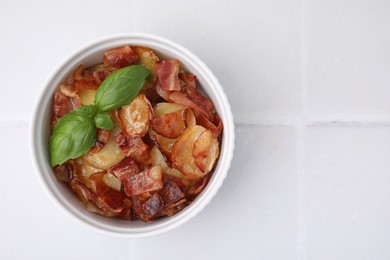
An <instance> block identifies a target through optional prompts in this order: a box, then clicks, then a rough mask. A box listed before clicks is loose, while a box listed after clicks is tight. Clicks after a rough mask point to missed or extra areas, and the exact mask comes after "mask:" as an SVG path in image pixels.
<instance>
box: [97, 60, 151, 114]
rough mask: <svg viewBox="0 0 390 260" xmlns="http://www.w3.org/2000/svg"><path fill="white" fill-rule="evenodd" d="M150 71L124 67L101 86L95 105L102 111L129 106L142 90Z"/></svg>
mask: <svg viewBox="0 0 390 260" xmlns="http://www.w3.org/2000/svg"><path fill="white" fill-rule="evenodd" d="M148 75H149V71H148V70H147V69H145V68H144V67H142V66H140V65H132V66H128V67H124V68H122V69H119V70H117V71H115V72H114V73H112V74H111V75H110V76H108V77H107V78H106V79H105V80H104V81H103V82H102V84H101V85H100V86H99V88H98V90H97V92H96V96H95V104H96V105H97V106H98V107H99V109H100V110H101V111H109V110H114V109H117V108H119V107H121V106H124V105H127V104H129V103H130V102H131V101H132V100H133V99H134V98H135V97H136V96H137V94H138V92H139V91H140V90H141V88H142V86H143V84H144V82H145V78H146V77H147V76H148Z"/></svg>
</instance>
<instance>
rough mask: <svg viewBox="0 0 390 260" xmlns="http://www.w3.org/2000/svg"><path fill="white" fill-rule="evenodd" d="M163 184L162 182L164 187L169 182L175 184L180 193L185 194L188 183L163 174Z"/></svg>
mask: <svg viewBox="0 0 390 260" xmlns="http://www.w3.org/2000/svg"><path fill="white" fill-rule="evenodd" d="M162 178H163V182H164V185H167V184H168V183H169V182H173V183H175V184H176V185H177V186H178V187H179V188H180V190H181V191H182V192H184V193H185V192H186V191H187V189H188V186H189V184H190V181H189V180H187V179H181V178H178V177H174V176H172V175H169V174H163V177H162Z"/></svg>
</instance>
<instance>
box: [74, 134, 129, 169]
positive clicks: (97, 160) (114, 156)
mask: <svg viewBox="0 0 390 260" xmlns="http://www.w3.org/2000/svg"><path fill="white" fill-rule="evenodd" d="M125 157H126V156H125V154H124V153H123V152H122V150H121V149H120V148H119V146H118V145H117V144H116V143H115V142H114V141H113V140H112V138H110V139H109V141H108V142H107V143H106V144H105V145H104V147H103V149H101V150H100V151H98V152H96V153H94V154H92V155H89V154H84V155H83V156H81V157H80V159H81V160H82V161H83V162H84V163H85V164H86V165H89V166H91V167H93V168H96V169H100V170H108V169H109V168H110V167H112V166H114V165H115V164H117V163H119V162H120V161H122V160H123V159H124V158H125ZM83 167H85V166H83Z"/></svg>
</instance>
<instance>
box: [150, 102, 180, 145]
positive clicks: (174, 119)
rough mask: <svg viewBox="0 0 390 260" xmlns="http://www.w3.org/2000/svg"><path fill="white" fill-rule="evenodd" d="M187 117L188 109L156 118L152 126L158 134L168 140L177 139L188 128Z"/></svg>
mask: <svg viewBox="0 0 390 260" xmlns="http://www.w3.org/2000/svg"><path fill="white" fill-rule="evenodd" d="M186 117H187V109H181V110H177V111H175V112H172V113H168V114H164V115H160V116H157V117H154V118H153V119H152V122H151V125H152V128H153V130H154V131H156V132H157V133H158V134H160V135H162V136H165V137H168V138H177V137H179V135H181V133H183V131H184V129H185V128H186V123H185V121H186Z"/></svg>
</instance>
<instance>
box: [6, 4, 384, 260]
mask: <svg viewBox="0 0 390 260" xmlns="http://www.w3.org/2000/svg"><path fill="white" fill-rule="evenodd" d="M388 10H390V2H389V1H385V0H382V1H380V0H374V1H369V0H356V1H352V0H346V1H336V0H329V1H320V0H310V1H309V0H277V1H275V0H265V1H254V0H253V1H245V2H238V1H232V0H228V1H208V0H200V1H196V2H194V1H187V0H186V1H177V0H172V1H157V0H152V1H135V0H131V1H127V0H119V1H115V2H112V1H104V0H98V1H76V0H69V1H48V0H39V1H27V0H12V1H11V0H4V1H0V32H1V41H0V57H1V61H0V73H1V76H2V77H1V80H2V81H1V84H0V89H1V97H2V109H0V144H1V145H2V147H3V148H4V147H9V148H7V149H6V150H5V149H3V150H2V151H3V152H0V158H1V159H0V163H1V164H2V166H3V167H2V169H3V173H2V174H0V190H1V192H0V198H1V199H2V203H3V208H2V214H0V223H1V224H0V244H1V248H2V250H0V259H26V258H33V259H54V258H55V259H60V258H63V259H70V258H71V259H91V258H97V259H107V258H114V259H124V258H131V259H158V258H161V256H171V257H172V258H173V259H178V258H179V259H180V258H186V259H187V258H189V259H219V258H221V259H332V260H333V259H370V258H371V259H389V258H390V251H389V249H388V247H387V244H386V242H387V241H388V240H389V239H390V230H389V226H390V225H389V221H388V219H389V218H390V208H389V206H388V205H389V202H390V201H389V200H390V194H389V192H388V190H389V189H388V188H387V187H388V186H389V184H390V183H389V182H390V177H389V176H390V175H389V173H390V164H389V162H390V160H388V157H389V154H390V151H389V148H388V147H390V138H389V136H390V88H389V86H390V74H389V71H390V51H389V46H390V45H389V43H390V30H389V27H390V16H389V15H388V13H389V12H388ZM128 31H137V32H149V33H155V34H159V35H161V36H164V37H167V38H170V39H172V40H174V41H177V42H178V43H181V44H182V45H184V46H185V47H187V48H188V49H190V50H192V51H193V52H194V53H196V54H197V55H198V56H199V57H200V58H201V59H203V60H204V61H205V62H206V63H207V64H208V65H209V67H210V68H211V69H212V70H213V71H214V72H215V74H216V75H217V77H218V78H219V79H220V81H221V83H222V85H223V86H224V87H225V91H226V93H227V95H228V98H229V100H230V102H231V105H232V108H233V113H234V116H235V121H236V123H240V125H239V126H238V127H237V136H238V137H237V141H236V146H237V149H236V152H235V157H234V161H233V165H232V169H231V170H230V172H229V175H228V178H227V179H226V182H225V183H224V185H223V187H222V189H221V190H220V192H219V193H218V195H217V196H216V198H215V199H214V200H213V201H212V202H211V204H210V205H208V206H207V207H206V209H205V210H204V211H203V212H202V213H201V214H200V215H199V216H197V217H196V218H195V219H193V220H191V221H190V222H189V223H187V224H185V225H183V226H182V227H180V228H178V229H176V230H173V231H172V232H169V233H167V234H163V235H161V236H158V237H155V238H150V239H142V240H118V239H114V238H111V237H105V236H102V235H99V234H96V233H94V232H91V231H89V230H87V229H85V228H84V227H82V226H81V225H79V224H77V223H76V222H74V221H72V220H71V219H69V218H68V217H67V216H65V214H63V213H62V212H61V211H60V210H59V209H57V208H56V207H55V206H54V204H53V203H52V202H51V201H50V200H49V199H48V198H47V196H46V194H45V193H44V191H43V189H42V188H41V186H40V185H39V183H38V181H37V180H36V177H35V174H34V173H33V172H32V167H31V163H30V155H29V153H28V135H27V124H28V122H29V120H30V113H31V108H32V105H33V103H34V100H35V96H36V95H37V92H38V91H39V90H40V89H41V87H42V85H43V84H44V82H45V81H46V79H47V77H48V76H49V74H50V72H52V71H53V70H54V69H55V68H56V67H58V66H59V65H60V63H61V61H63V60H64V59H65V58H66V57H67V56H68V55H70V54H71V53H72V52H74V51H75V50H77V49H78V48H79V47H80V46H82V45H84V44H86V43H88V42H90V41H92V40H95V39H96V38H99V37H102V36H105V35H108V34H114V33H120V32H128Z"/></svg>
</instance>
